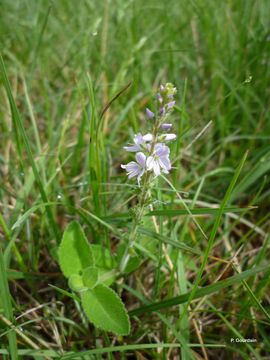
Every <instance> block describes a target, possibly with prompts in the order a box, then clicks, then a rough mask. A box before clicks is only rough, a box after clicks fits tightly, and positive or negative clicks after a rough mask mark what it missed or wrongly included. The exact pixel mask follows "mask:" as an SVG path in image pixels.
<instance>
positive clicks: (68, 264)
mask: <svg viewBox="0 0 270 360" xmlns="http://www.w3.org/2000/svg"><path fill="white" fill-rule="evenodd" d="M59 264H60V267H61V270H62V272H63V274H64V275H65V276H66V277H69V276H70V275H73V274H79V273H80V272H81V271H82V270H83V269H85V268H87V267H88V266H91V265H93V255H92V251H91V248H90V244H89V243H88V241H87V239H86V237H85V234H84V231H83V229H82V228H81V226H80V224H79V223H78V222H77V221H73V222H72V223H70V224H69V225H68V226H67V228H66V229H65V231H64V234H63V237H62V240H61V244H60V246H59Z"/></svg>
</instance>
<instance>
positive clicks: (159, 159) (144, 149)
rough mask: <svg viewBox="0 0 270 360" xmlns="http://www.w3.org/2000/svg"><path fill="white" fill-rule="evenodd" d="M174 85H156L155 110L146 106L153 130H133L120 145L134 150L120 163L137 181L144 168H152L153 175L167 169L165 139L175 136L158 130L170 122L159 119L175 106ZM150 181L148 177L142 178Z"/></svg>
mask: <svg viewBox="0 0 270 360" xmlns="http://www.w3.org/2000/svg"><path fill="white" fill-rule="evenodd" d="M175 94H176V88H175V87H174V86H173V85H172V84H170V83H167V84H166V85H160V88H159V92H158V93H157V110H156V114H155V113H154V112H153V111H151V110H150V109H149V108H146V115H147V117H148V118H149V119H154V122H153V123H152V122H151V123H152V124H153V125H152V127H153V132H152V133H147V134H145V135H142V134H140V133H139V134H136V135H135V136H134V143H133V144H130V145H128V146H125V147H124V149H125V150H126V151H128V152H135V153H136V155H135V160H136V161H131V162H129V163H128V164H126V165H121V167H122V168H123V169H125V170H126V172H127V175H128V178H129V179H130V178H133V177H136V178H137V181H138V183H139V184H140V180H141V178H142V176H143V175H144V174H145V173H146V172H152V173H153V174H154V176H155V177H156V176H159V175H160V174H162V173H164V174H168V173H169V171H170V170H171V162H170V158H169V156H170V149H169V147H168V146H167V145H165V142H167V141H171V140H175V139H176V135H175V134H171V133H169V134H166V133H165V134H162V133H160V131H162V130H165V131H167V130H170V129H171V127H172V124H170V123H163V121H164V120H165V119H166V118H167V116H168V115H169V114H170V113H171V111H172V110H173V107H174V106H175V100H174V95H175ZM146 179H147V181H151V179H152V177H151V176H150V177H148V178H146Z"/></svg>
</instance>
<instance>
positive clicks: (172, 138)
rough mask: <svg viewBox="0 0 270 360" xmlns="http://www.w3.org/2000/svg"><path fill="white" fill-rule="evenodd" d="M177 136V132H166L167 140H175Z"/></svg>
mask: <svg viewBox="0 0 270 360" xmlns="http://www.w3.org/2000/svg"><path fill="white" fill-rule="evenodd" d="M176 138H177V136H176V135H175V134H166V135H165V141H170V140H175V139H176Z"/></svg>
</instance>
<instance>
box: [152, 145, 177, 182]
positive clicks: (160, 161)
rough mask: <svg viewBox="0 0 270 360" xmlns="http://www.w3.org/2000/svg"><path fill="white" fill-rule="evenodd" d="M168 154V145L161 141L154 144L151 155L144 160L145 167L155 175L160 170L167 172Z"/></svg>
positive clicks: (169, 167)
mask: <svg viewBox="0 0 270 360" xmlns="http://www.w3.org/2000/svg"><path fill="white" fill-rule="evenodd" d="M169 155H170V149H169V148H168V146H166V145H165V144H163V143H158V144H156V145H155V150H154V154H153V156H149V157H148V158H147V160H146V169H147V170H149V171H150V170H153V171H154V174H155V175H156V176H159V175H160V174H161V172H163V173H165V174H168V173H169V170H170V169H171V162H170V159H169Z"/></svg>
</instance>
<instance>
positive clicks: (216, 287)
mask: <svg viewBox="0 0 270 360" xmlns="http://www.w3.org/2000/svg"><path fill="white" fill-rule="evenodd" d="M269 269H270V266H269V265H267V266H266V265H264V266H257V267H254V268H252V269H249V270H246V271H243V272H242V273H240V274H237V275H233V276H231V277H229V278H227V279H225V280H220V281H218V282H216V283H214V284H211V285H207V286H203V287H201V288H199V289H197V290H196V292H195V293H194V291H193V290H192V291H190V292H188V293H186V294H182V295H180V296H176V297H174V298H171V299H167V300H163V301H160V302H157V303H153V304H151V305H147V306H141V307H139V308H137V309H134V310H131V311H130V312H129V314H130V316H138V315H140V314H143V313H145V312H151V311H158V310H162V309H165V308H168V307H171V306H176V305H179V304H183V303H188V304H189V303H190V302H191V301H190V298H191V296H192V299H193V300H195V299H199V298H201V297H203V296H206V295H210V294H213V293H215V292H217V291H220V290H223V289H226V288H227V287H229V286H233V285H238V284H239V282H240V281H241V280H243V279H247V278H249V277H251V276H254V275H256V274H258V273H260V272H264V271H267V270H269Z"/></svg>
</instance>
